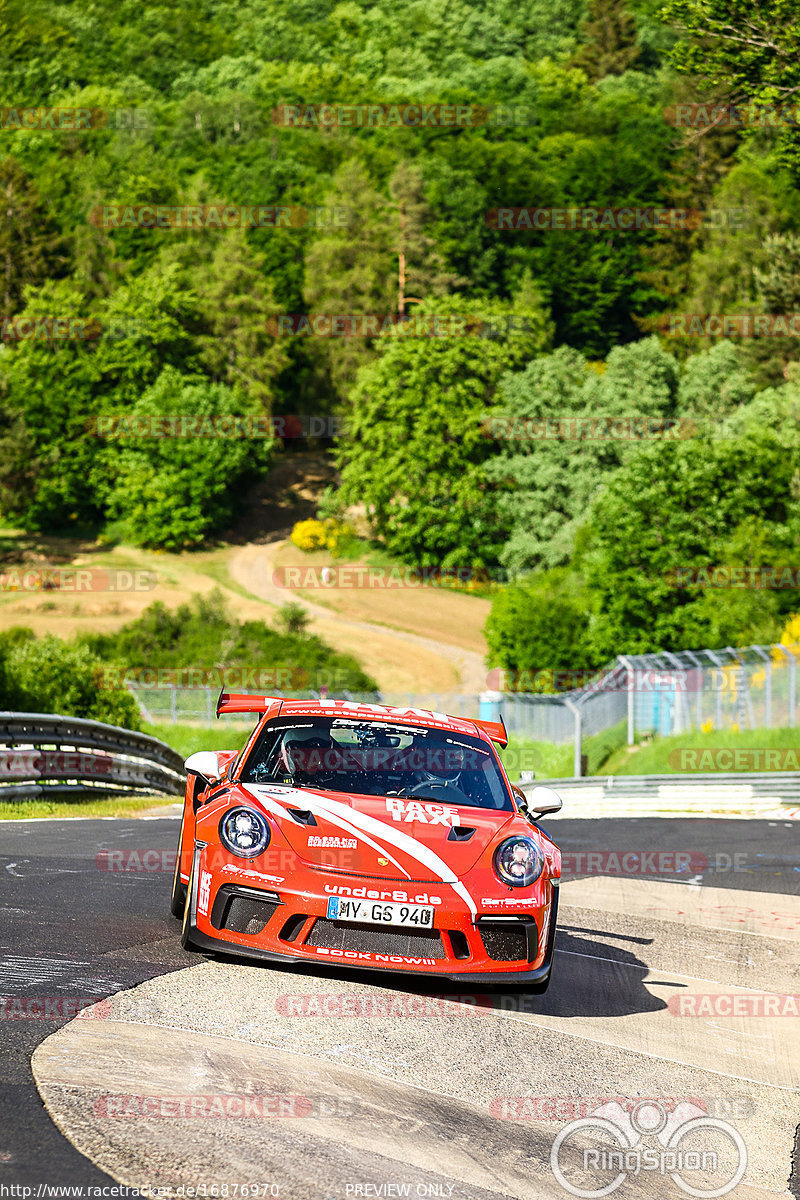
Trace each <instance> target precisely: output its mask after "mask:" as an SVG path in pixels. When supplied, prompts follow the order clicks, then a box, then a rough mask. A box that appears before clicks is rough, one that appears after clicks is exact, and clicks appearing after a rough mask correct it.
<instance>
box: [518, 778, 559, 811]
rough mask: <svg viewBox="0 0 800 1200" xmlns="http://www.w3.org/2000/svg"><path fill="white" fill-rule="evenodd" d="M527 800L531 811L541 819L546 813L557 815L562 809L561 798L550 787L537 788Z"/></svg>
mask: <svg viewBox="0 0 800 1200" xmlns="http://www.w3.org/2000/svg"><path fill="white" fill-rule="evenodd" d="M526 799H527V802H528V809H529V811H530V812H535V813H537V814H538V815H539V816H540V817H543V816H544V815H545V814H546V813H557V812H558V811H559V810H560V808H561V797H560V796H559V794H558V792H556V791H554V790H553V789H552V788H549V787H541V786H540V787H535V788H534V789H533V791H532V792H531V794H530V796H528V797H526Z"/></svg>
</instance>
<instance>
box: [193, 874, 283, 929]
mask: <svg viewBox="0 0 800 1200" xmlns="http://www.w3.org/2000/svg"><path fill="white" fill-rule="evenodd" d="M280 907H282V905H281V903H280V900H279V899H278V897H277V896H276V895H275V893H274V892H258V891H257V890H256V889H255V888H237V887H236V885H235V884H226V885H225V886H224V887H221V888H220V889H219V891H218V892H217V895H216V899H215V900H214V908H213V909H212V912H211V924H212V925H213V926H214V928H215V929H229V930H230V931H231V932H232V933H246V934H249V935H250V936H254V935H255V934H257V933H261V932H262V931H263V930H264V928H265V926H266V924H267V921H268V920H269V919H270V917H271V916H272V914H273V913H274V912H275V910H276V909H277V908H280Z"/></svg>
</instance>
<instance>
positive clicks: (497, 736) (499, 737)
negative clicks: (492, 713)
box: [475, 717, 508, 747]
mask: <svg viewBox="0 0 800 1200" xmlns="http://www.w3.org/2000/svg"><path fill="white" fill-rule="evenodd" d="M475 724H476V725H477V726H478V728H479V729H482V730H483V732H484V733H488V735H489V737H490V738H491V739H492V741H493V742H494V743H495V744H496V745H498V746H501V747H505V746H507V745H508V733H507V732H506V723H505V721H504V720H503V718H502V717H501V718H500V722H499V724H498V722H497V721H477V720H476V721H475Z"/></svg>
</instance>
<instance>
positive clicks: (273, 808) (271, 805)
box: [244, 784, 411, 879]
mask: <svg viewBox="0 0 800 1200" xmlns="http://www.w3.org/2000/svg"><path fill="white" fill-rule="evenodd" d="M244 787H245V790H246V791H248V792H249V793H250V795H251V796H253V797H254V798H255V799H256V800H257V801H258V802H259V804H261V805H262V806H263V807H264V808H265V809H266V810H267V812H270V813H272V815H273V816H274V817H281V818H282V819H283V820H285V821H291V820H292V819H293V818H292V817H290V816H289V813H288V812H287V811H286V809H285V808H283V807H282V806H281V805H280V804H278V803H277V800H276V798H275V796H274V794H273V795H271V796H270V795H262V793H261V792H260V791H257V790H256V789H255V788H253V787H250V786H249V784H244ZM280 796H281V798H282V799H283V798H284V797H291V798H292V800H296V801H298V803H297V807H298V808H300V807H302V808H307V809H309V810H310V811H311V812H314V811H315V810H314V806H313V804H309V800H310V799H313V797H310V796H309V794H308V792H298V791H296V790H295V789H294V788H292V789H291V790H285V791H284V790H283V789H281V792H280ZM347 811H348V813H349V812H351V811H352V810H351V809H347ZM316 815H318V816H321V817H322V816H324V817H325V819H326V820H327V821H330V823H331V825H335V826H336V827H337V829H343V830H345V832H346V833H352V834H355V836H356V837H360V838H361V840H362V841H364V842H366V843H367V845H369V846H372V848H373V850H377V851H378V853H379V854H382V855H385V856H386V858H388V859H389V861H390V862H393V863H394V865H395V866H396V867H397V869H398V871H402V872H403V874H404V875H405V877H406V879H410V878H411V876H410V875H409V873H408V871H407V870H406V869H405V867H404V866H403V865H402V864H401V863H399V862H398V861H397V859H396V858H393V857H392V855H391V854H390V853H389V851H388V850H387V849H386V847H385V846H380V845H378V843H377V842H373V840H372V838H370V837H367V835H366V834H365V833H364V831H363V829H359V828H357V827H356V826H355V825H352V824H351V823H350V822H349V821H346V820H344V819H342V818H336V817H334V816H333V815H332V814H331V813H328V812H324V811H323V810H322V809H318V810H316Z"/></svg>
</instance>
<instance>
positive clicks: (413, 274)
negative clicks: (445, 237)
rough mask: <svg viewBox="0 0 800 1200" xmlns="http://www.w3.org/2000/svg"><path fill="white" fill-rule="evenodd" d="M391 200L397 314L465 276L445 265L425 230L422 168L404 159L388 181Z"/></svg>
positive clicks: (450, 287) (427, 221) (427, 215)
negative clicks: (395, 254) (394, 238)
mask: <svg viewBox="0 0 800 1200" xmlns="http://www.w3.org/2000/svg"><path fill="white" fill-rule="evenodd" d="M389 195H390V196H391V197H392V200H393V202H394V223H395V231H396V233H395V236H396V253H397V309H396V311H397V314H398V316H401V317H402V316H404V315H405V313H406V306H407V305H408V304H411V303H416V304H420V303H422V301H423V300H426V299H428V297H430V296H443V295H444V294H445V293H446V292H449V291H452V290H453V288H455V287H457V286H458V285H459V284H461V283H466V282H467V281H466V279H463V278H461V277H460V276H459V275H457V274H455V273H454V272H452V271H447V270H446V268H445V262H444V258H443V257H442V254H441V253H440V251H439V250H438V248H437V246H436V239H435V238H433V237H432V236H431V235H430V233H429V232H428V229H429V227H430V223H431V211H430V207H429V205H428V202H427V200H426V198H425V181H424V179H423V174H422V168H421V167H420V166H419V165H417V164H412V163H409V162H408V161H406V160H405V159H404V160H403V161H402V162H399V163H398V164H397V166H396V167H395V169H394V171H393V172H392V177H391V179H390V180H389Z"/></svg>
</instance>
